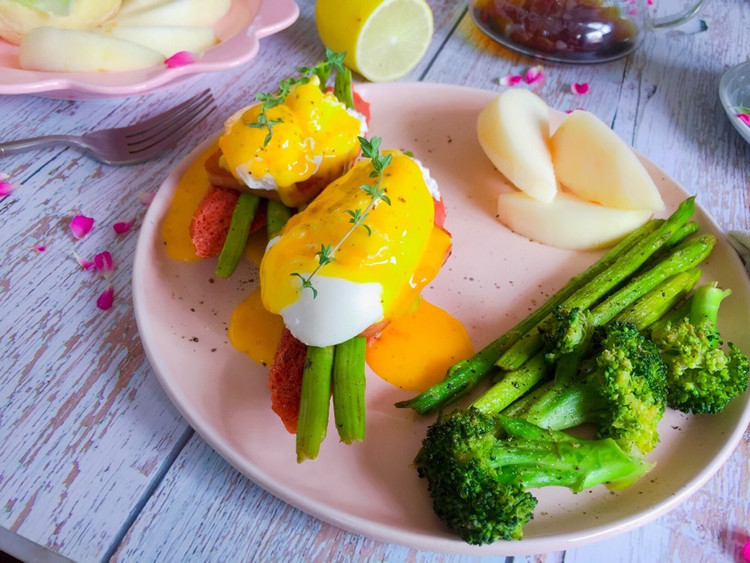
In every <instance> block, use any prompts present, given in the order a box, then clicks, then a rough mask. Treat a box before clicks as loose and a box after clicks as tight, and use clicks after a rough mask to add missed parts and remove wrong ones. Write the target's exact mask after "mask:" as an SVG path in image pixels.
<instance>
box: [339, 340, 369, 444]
mask: <svg viewBox="0 0 750 563" xmlns="http://www.w3.org/2000/svg"><path fill="white" fill-rule="evenodd" d="M366 345H367V340H366V339H365V338H364V337H362V336H355V337H354V338H351V339H349V340H347V341H346V342H342V343H341V344H337V345H336V352H335V354H334V361H333V415H334V420H335V421H336V429H337V430H338V433H339V438H341V441H342V442H344V443H345V444H351V443H352V442H354V441H362V440H364V437H365V349H366Z"/></svg>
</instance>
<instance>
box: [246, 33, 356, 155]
mask: <svg viewBox="0 0 750 563" xmlns="http://www.w3.org/2000/svg"><path fill="white" fill-rule="evenodd" d="M345 56H346V53H345V52H344V53H335V52H334V51H331V50H330V49H328V48H326V58H325V60H324V61H321V62H319V63H318V64H316V65H315V66H303V67H302V68H300V69H298V70H297V76H296V77H288V78H285V79H283V80H282V81H281V82H279V88H278V90H276V92H272V93H268V92H259V93H258V94H256V95H255V99H256V100H257V101H259V102H260V103H261V108H260V114H259V115H258V120H257V121H254V122H253V123H248V124H247V125H248V127H253V128H256V129H263V128H265V129H267V130H268V133H267V134H266V137H265V139H264V140H263V146H264V147H265V146H267V145H268V143H270V142H271V138H272V136H273V126H274V125H278V124H279V123H282V120H280V119H268V115H267V113H266V111H267V110H269V109H271V108H275V107H276V106H280V105H281V104H283V103H284V100H285V99H286V97H287V96H288V95H289V92H291V91H292V89H293V88H294V87H295V86H298V85H300V84H307V83H308V82H309V81H310V79H311V78H312V77H313V76H317V77H318V78H319V80H320V89H321V90H325V87H326V82H327V81H328V77H329V76H330V75H331V73H332V72H333V70H334V69H335V70H336V72H337V73H339V72H340V73H344V72H345V70H346V69H345V67H344V57H345ZM349 83H350V88H349V89H350V90H351V80H350V81H349ZM348 96H349V97H351V93H349V94H348ZM344 103H346V102H344Z"/></svg>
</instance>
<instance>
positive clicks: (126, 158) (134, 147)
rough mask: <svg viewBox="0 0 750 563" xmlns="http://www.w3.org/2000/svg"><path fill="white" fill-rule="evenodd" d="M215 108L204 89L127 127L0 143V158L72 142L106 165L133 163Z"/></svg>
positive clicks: (149, 155)
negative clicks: (163, 110) (162, 111)
mask: <svg viewBox="0 0 750 563" xmlns="http://www.w3.org/2000/svg"><path fill="white" fill-rule="evenodd" d="M215 109H216V104H215V103H214V97H213V95H212V94H211V90H208V89H206V90H204V91H203V92H201V93H200V94H197V95H196V96H193V97H192V98H190V99H189V100H186V101H185V102H183V103H181V104H179V105H177V106H175V107H173V108H172V109H169V110H167V111H165V112H164V113H161V114H159V115H157V116H155V117H152V118H150V119H147V120H145V121H141V122H140V123H135V124H133V125H130V126H128V127H118V128H116V129H102V130H100V131H92V132H90V133H86V134H85V135H46V136H43V137H34V138H31V139H19V140H17V141H8V142H6V143H0V157H3V156H7V155H10V154H15V153H19V152H23V151H27V150H32V149H38V148H42V147H49V146H55V145H73V146H76V147H78V148H79V149H82V150H84V151H85V152H87V153H88V154H90V155H91V156H93V157H94V158H95V159H96V160H98V161H99V162H103V163H105V164H136V163H138V162H143V161H145V160H150V159H152V158H155V157H157V156H159V155H161V154H163V153H164V152H166V151H167V150H168V149H170V148H171V147H172V146H174V144H175V143H176V142H177V141H179V140H180V139H181V138H182V137H184V136H185V134H186V133H187V132H188V130H189V129H190V128H191V127H194V126H195V125H197V124H198V123H200V122H201V121H202V120H203V119H205V118H206V117H207V116H208V115H209V114H210V113H211V112H213V111H214V110H215Z"/></svg>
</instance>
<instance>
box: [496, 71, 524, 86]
mask: <svg viewBox="0 0 750 563" xmlns="http://www.w3.org/2000/svg"><path fill="white" fill-rule="evenodd" d="M522 80H523V76H519V75H518V74H509V75H508V76H503V77H502V78H501V79H500V80H498V82H499V83H500V86H515V85H516V84H519V83H520V82H521V81H522Z"/></svg>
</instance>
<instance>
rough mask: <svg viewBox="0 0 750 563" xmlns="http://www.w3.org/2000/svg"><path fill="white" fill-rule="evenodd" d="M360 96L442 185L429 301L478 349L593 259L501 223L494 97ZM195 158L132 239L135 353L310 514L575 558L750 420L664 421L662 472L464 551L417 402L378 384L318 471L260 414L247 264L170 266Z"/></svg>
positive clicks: (630, 521)
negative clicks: (238, 323)
mask: <svg viewBox="0 0 750 563" xmlns="http://www.w3.org/2000/svg"><path fill="white" fill-rule="evenodd" d="M361 92H362V94H363V95H364V97H365V98H366V99H367V100H369V101H370V102H371V104H372V121H371V125H372V127H371V133H372V135H378V136H381V137H383V147H384V148H387V147H393V148H402V149H409V150H411V151H413V152H414V154H415V156H416V157H417V158H419V159H420V160H421V161H422V162H423V163H424V164H425V165H426V166H427V167H429V169H430V172H431V174H432V176H433V177H434V178H435V179H436V180H437V181H438V183H439V185H440V189H441V192H442V194H443V197H444V200H445V202H446V208H447V221H446V227H447V228H448V230H450V231H451V232H452V233H453V236H454V248H453V254H452V256H451V257H450V259H449V260H448V262H447V264H446V265H445V267H444V268H443V270H442V272H441V273H440V274H439V275H438V277H437V278H436V280H435V281H434V283H433V284H431V285H430V286H429V287H428V288H427V289H426V291H425V296H426V298H427V299H428V300H429V301H431V302H433V303H435V304H437V305H439V306H441V307H443V308H444V309H446V310H448V311H449V312H450V313H452V314H453V315H454V316H456V317H458V318H459V319H461V320H462V321H463V323H464V325H465V326H466V328H467V330H468V332H469V334H470V336H471V338H472V341H473V342H474V345H475V348H477V349H479V348H480V347H482V346H484V345H485V344H486V343H488V342H489V341H491V340H492V339H494V338H495V337H496V336H498V335H499V334H500V333H501V332H503V331H504V330H505V329H507V328H510V327H511V326H512V325H513V324H515V323H516V322H517V321H518V320H520V319H521V318H522V317H524V316H525V315H526V314H528V312H529V309H532V308H535V307H537V306H538V305H539V304H540V302H541V301H542V300H543V299H545V298H546V297H547V296H549V295H550V294H551V293H552V292H553V291H554V290H556V289H557V288H558V287H560V286H561V285H563V284H564V283H565V282H566V281H567V280H568V279H569V278H570V277H571V276H572V275H574V274H575V273H577V272H579V271H580V270H582V269H583V268H585V267H586V266H587V265H589V264H590V263H591V262H593V261H594V260H595V259H596V258H597V256H598V255H597V254H594V253H581V252H571V251H563V250H559V249H555V248H551V247H545V246H542V245H540V244H536V243H532V242H529V241H528V240H527V239H525V238H523V237H521V236H518V235H516V234H513V233H511V232H510V231H508V230H507V229H505V228H504V227H503V226H502V225H501V224H499V223H498V222H497V221H496V220H495V218H494V215H495V206H496V196H497V192H498V190H502V189H508V188H507V186H504V185H503V182H502V180H501V179H500V178H499V175H498V173H497V171H496V170H494V168H493V167H492V165H491V164H490V162H489V161H488V160H487V159H486V158H485V156H484V154H483V153H482V151H481V149H480V147H479V144H478V142H477V140H476V136H475V133H474V125H473V124H474V123H475V120H476V116H477V114H478V113H479V111H480V110H481V109H482V108H483V107H484V106H485V105H486V104H487V103H489V102H490V101H491V100H492V99H493V97H494V96H495V95H496V93H495V92H488V91H482V90H474V89H469V88H463V87H456V86H447V85H438V84H421V83H418V84H408V83H394V84H370V85H367V86H365V87H364V88H362V90H361ZM410 100H411V102H410ZM555 115H556V117H557V118H559V117H560V116H561V115H562V114H555ZM208 142H209V141H207V143H208ZM199 150H200V148H198V149H196V151H194V152H193V153H192V155H190V156H188V157H187V158H186V159H185V161H184V162H183V163H182V164H181V165H180V166H179V167H178V168H177V169H176V170H175V171H174V172H173V173H172V175H170V177H169V178H167V180H166V181H165V182H164V184H163V185H162V187H161V189H160V191H159V193H158V194H157V196H156V198H155V200H154V201H153V203H152V204H151V207H150V209H149V211H148V214H147V216H146V219H145V221H144V224H143V227H142V229H141V233H140V239H139V241H138V247H137V252H136V257H135V264H134V274H133V276H134V278H133V294H134V299H135V311H136V317H137V321H138V327H139V330H140V333H141V336H142V339H143V344H144V347H145V349H146V353H147V354H148V357H149V359H150V361H151V363H152V365H153V368H154V371H155V373H156V375H157V377H158V378H159V380H160V381H161V383H162V385H163V387H164V389H165V390H166V392H167V394H168V395H169V397H170V398H171V400H172V401H173V402H174V404H175V405H176V406H177V407H178V408H179V409H180V411H181V412H182V413H183V415H184V416H185V418H186V419H187V420H188V421H189V423H190V424H191V425H192V426H193V427H194V428H195V429H196V430H197V431H198V432H199V433H200V435H201V436H202V437H203V438H204V439H205V440H206V441H207V442H208V443H209V444H210V445H211V446H212V447H213V448H214V449H215V450H216V451H217V452H218V453H219V454H221V455H222V456H223V457H224V458H225V459H226V460H227V461H228V462H229V463H231V464H232V465H233V466H234V467H236V468H237V469H238V470H239V471H241V472H242V473H244V474H245V475H246V476H247V477H248V478H250V479H251V480H253V481H254V482H255V483H257V484H258V485H260V486H261V487H263V488H265V489H267V490H268V491H270V492H271V493H273V494H274V495H276V496H278V497H279V498H281V499H283V500H284V501H286V502H288V503H290V504H292V505H294V506H296V507H298V508H300V509H301V510H303V511H305V512H307V513H309V514H312V515H314V516H317V517H319V518H321V519H323V520H326V521H328V522H330V523H332V524H334V525H336V526H339V527H341V528H344V529H346V530H349V531H351V532H354V533H358V534H363V535H367V536H370V537H373V538H376V539H380V540H383V541H388V542H394V543H398V544H402V545H407V546H411V547H415V548H418V549H422V550H427V551H443V552H453V553H464V554H473V555H517V554H535V553H543V552H549V551H556V550H563V549H569V548H573V547H576V546H579V545H582V544H584V543H588V542H593V541H598V540H603V539H605V538H607V537H609V536H611V535H614V534H618V533H622V532H625V531H627V530H629V529H632V528H634V527H636V526H640V525H642V524H644V523H646V522H647V521H649V520H651V519H653V518H655V517H657V516H659V515H661V514H664V513H665V512H667V511H669V510H671V509H672V508H674V507H675V506H677V505H678V504H679V503H680V502H682V501H683V500H685V499H686V498H687V497H688V496H689V495H691V494H692V493H694V492H695V491H696V490H697V489H699V488H700V487H701V486H702V485H703V484H704V483H705V482H706V481H707V480H708V479H709V478H710V477H711V476H712V475H713V474H714V473H715V472H716V470H717V469H718V468H719V467H720V466H721V465H722V463H723V462H724V461H725V460H726V458H727V457H728V456H729V454H730V453H731V452H732V451H733V450H734V448H735V446H736V445H737V443H738V441H739V440H740V438H741V436H742V433H743V431H744V429H745V428H746V427H747V425H748V422H750V399H749V398H748V396H747V395H745V396H744V397H742V398H740V399H737V400H735V401H734V402H733V403H731V405H730V406H729V407H728V408H727V409H726V410H725V411H724V412H723V413H722V414H720V415H716V416H713V417H703V418H697V417H692V416H686V415H682V414H678V413H675V412H669V413H668V414H667V416H666V417H665V418H664V420H663V421H662V423H661V425H660V432H661V436H662V443H661V444H660V445H659V446H658V447H657V448H656V450H655V451H654V452H652V454H651V455H650V456H649V458H650V459H651V460H653V461H656V462H657V465H656V468H655V469H654V470H653V472H652V473H651V474H650V475H649V476H648V477H647V478H644V479H642V480H641V481H639V482H638V483H636V484H635V485H634V486H632V487H631V488H629V489H627V490H625V491H622V492H618V493H612V492H610V491H608V490H607V489H605V488H603V487H600V488H597V489H593V490H591V491H587V492H585V493H581V494H577V495H574V494H572V493H571V492H569V491H568V490H567V489H562V488H547V489H543V490H540V491H538V498H539V506H538V508H537V510H536V516H535V518H534V519H533V520H532V521H531V522H530V523H529V524H528V526H527V527H526V533H525V537H524V539H523V540H522V541H517V542H498V543H495V544H492V545H487V546H482V547H474V546H470V545H468V544H465V543H464V542H462V541H461V540H460V539H457V538H456V537H455V536H453V535H452V534H451V533H450V532H448V531H447V530H446V529H445V528H444V527H443V526H442V525H441V523H440V522H439V521H438V520H437V519H436V518H435V517H434V515H433V513H432V510H431V507H430V500H429V497H428V494H427V490H426V485H425V482H424V481H421V480H420V479H419V478H418V477H417V475H416V471H415V470H414V468H413V466H412V465H411V461H412V459H413V457H414V455H415V453H416V452H417V450H418V449H419V446H420V443H421V440H422V438H423V437H424V434H425V429H426V428H427V425H428V424H429V423H430V422H432V420H433V418H432V417H426V418H421V417H419V416H418V415H416V414H415V413H413V412H412V411H410V410H399V409H396V408H395V407H394V406H393V404H394V403H395V402H396V401H398V400H401V399H405V398H408V397H410V396H412V394H411V393H407V392H404V391H401V390H399V389H397V388H394V387H392V386H390V385H388V384H386V383H384V382H383V381H381V380H380V379H379V378H378V377H377V376H375V375H373V374H372V373H368V383H367V399H366V400H367V416H368V420H367V437H366V440H365V442H364V443H362V444H356V445H353V446H345V445H342V444H340V443H338V442H337V440H336V438H335V435H336V432H335V429H334V428H333V427H331V428H329V431H328V434H329V439H328V440H327V441H326V442H324V443H323V446H322V449H321V453H320V457H319V459H317V460H316V461H313V462H310V461H308V462H305V463H303V464H299V465H298V464H297V463H296V461H295V453H294V447H295V446H294V437H293V436H292V435H290V434H288V433H287V432H286V431H285V430H284V428H283V426H282V424H281V423H280V421H279V420H278V419H277V417H276V415H274V414H273V413H272V412H271V410H270V406H269V404H270V399H269V392H268V389H267V377H266V369H265V368H263V367H261V366H259V365H256V364H254V363H253V362H252V361H251V360H250V359H249V358H247V357H246V356H244V355H243V354H240V353H238V352H236V351H235V350H233V348H232V347H231V345H230V344H229V342H228V339H227V335H226V329H227V324H228V320H229V317H230V314H231V311H232V309H233V308H234V306H235V305H236V304H237V303H238V302H239V301H240V300H242V299H243V298H244V296H245V295H247V293H248V292H249V291H250V290H251V289H252V288H253V287H254V284H255V283H256V281H255V280H256V279H257V275H256V274H257V272H256V271H255V270H254V269H253V267H252V266H251V265H249V264H246V265H244V266H243V270H241V271H239V272H238V273H237V274H235V276H234V277H233V279H232V280H231V281H225V280H219V279H215V276H214V275H213V268H214V264H213V262H212V261H204V262H202V263H192V264H184V263H178V262H175V261H173V260H171V259H170V258H168V257H167V255H166V253H165V251H164V249H163V243H162V240H161V236H160V224H161V220H162V217H163V216H164V214H165V212H166V210H167V208H168V206H169V203H170V200H171V196H172V193H173V191H174V189H175V186H176V183H177V181H178V179H179V177H180V175H181V174H182V172H183V171H184V170H185V168H186V166H187V165H188V164H189V162H190V161H191V160H192V159H193V158H195V156H196V155H197V154H198V151H199ZM644 162H645V164H646V166H647V168H648V170H649V172H650V173H651V174H652V176H653V177H654V180H655V181H656V183H657V185H658V186H659V188H660V190H661V192H662V194H663V196H664V198H665V200H666V202H667V205H668V210H672V209H674V207H676V205H677V204H678V203H679V202H680V201H681V200H682V199H684V198H685V197H686V192H685V191H684V190H683V189H682V188H681V187H680V186H678V185H676V184H675V182H674V181H672V180H671V179H670V178H668V177H667V176H666V175H665V174H664V173H663V172H662V171H661V170H660V169H659V168H657V167H656V166H655V165H653V164H652V163H650V162H648V161H647V160H646V159H644ZM695 218H696V219H697V220H698V221H699V222H700V224H701V225H702V227H703V230H705V231H707V232H712V233H714V234H716V235H717V236H718V237H719V239H720V240H719V243H718V245H717V247H716V249H715V251H714V253H713V255H712V256H711V258H710V260H709V261H708V262H707V263H706V265H705V268H704V273H705V277H706V278H708V279H716V280H718V281H719V282H720V283H721V284H722V285H723V286H726V287H731V288H732V290H733V294H732V297H731V299H732V305H731V306H728V307H727V308H726V309H725V310H723V311H722V318H721V324H722V327H721V328H722V330H723V332H724V335H725V336H726V337H727V338H728V339H730V340H734V341H735V342H736V343H737V344H738V345H740V347H742V348H743V349H745V350H748V349H750V333H749V332H748V331H747V328H746V323H747V315H748V311H750V288H749V287H748V280H747V276H746V274H745V272H744V270H743V268H742V265H741V264H740V262H739V260H738V259H737V257H736V255H735V254H734V252H733V251H732V250H731V248H730V247H729V245H728V244H727V243H726V241H725V239H724V238H723V236H722V235H721V234H720V233H719V230H718V229H717V227H716V225H715V224H714V222H713V221H712V220H711V218H710V217H708V216H707V215H706V214H705V213H704V212H703V211H702V210H701V209H700V208H699V209H698V210H697V213H696V216H695Z"/></svg>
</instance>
